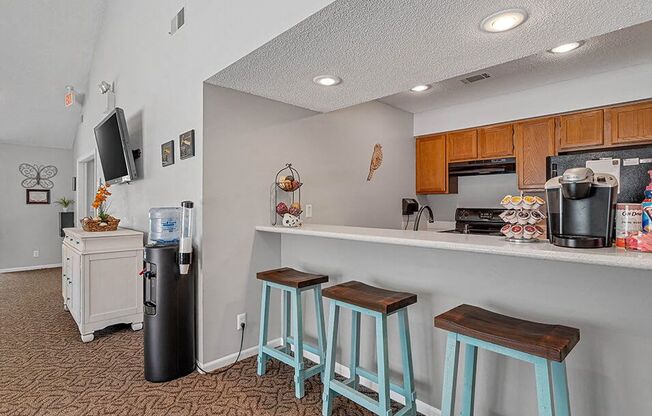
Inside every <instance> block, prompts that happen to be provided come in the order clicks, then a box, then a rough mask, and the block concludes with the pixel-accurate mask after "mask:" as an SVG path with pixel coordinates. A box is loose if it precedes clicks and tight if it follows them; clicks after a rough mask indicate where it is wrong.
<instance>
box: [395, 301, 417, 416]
mask: <svg viewBox="0 0 652 416" xmlns="http://www.w3.org/2000/svg"><path fill="white" fill-rule="evenodd" d="M398 329H399V333H400V338H401V355H402V356H403V390H405V408H406V409H410V410H406V411H405V413H404V414H405V415H407V416H415V415H416V414H417V405H416V400H417V397H416V391H415V388H414V367H413V365H412V345H411V342H410V324H409V322H408V311H407V308H403V309H401V310H400V311H398Z"/></svg>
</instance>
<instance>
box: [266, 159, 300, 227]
mask: <svg viewBox="0 0 652 416" xmlns="http://www.w3.org/2000/svg"><path fill="white" fill-rule="evenodd" d="M301 186H303V183H302V182H301V175H299V172H298V171H297V170H296V169H295V168H294V167H293V166H292V164H291V163H287V164H286V165H285V167H284V168H283V169H281V170H279V171H278V172H276V176H275V177H274V182H273V183H272V186H271V189H270V198H269V199H270V205H271V209H270V222H271V224H272V225H276V224H278V220H279V218H281V219H282V222H283V225H285V226H287V227H296V226H299V225H301V213H302V212H303V208H302V206H301Z"/></svg>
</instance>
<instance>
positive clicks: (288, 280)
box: [256, 267, 328, 289]
mask: <svg viewBox="0 0 652 416" xmlns="http://www.w3.org/2000/svg"><path fill="white" fill-rule="evenodd" d="M256 278H257V279H258V280H265V281H267V282H272V283H276V284H279V285H283V286H289V287H293V288H297V289H301V288H304V287H309V286H314V285H319V284H321V283H326V282H328V276H325V275H323V274H312V273H305V272H300V271H298V270H294V269H291V268H289V267H282V268H280V269H274V270H266V271H264V272H259V273H256Z"/></svg>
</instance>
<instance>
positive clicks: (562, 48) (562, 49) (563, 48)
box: [548, 42, 584, 53]
mask: <svg viewBox="0 0 652 416" xmlns="http://www.w3.org/2000/svg"><path fill="white" fill-rule="evenodd" d="M583 44H584V42H570V43H564V44H563V45H559V46H556V47H554V48H552V49H550V50H548V52H552V53H566V52H570V51H574V50H575V49H577V48H579V47H580V46H582V45H583Z"/></svg>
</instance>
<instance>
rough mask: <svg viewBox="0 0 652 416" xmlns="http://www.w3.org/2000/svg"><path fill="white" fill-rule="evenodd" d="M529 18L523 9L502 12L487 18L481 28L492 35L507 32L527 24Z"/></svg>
mask: <svg viewBox="0 0 652 416" xmlns="http://www.w3.org/2000/svg"><path fill="white" fill-rule="evenodd" d="M527 17H528V16H527V12H526V11H525V10H523V9H509V10H502V11H499V12H496V13H494V14H492V15H490V16H487V17H485V18H484V19H483V20H482V23H480V28H482V30H484V31H485V32H491V33H497V32H505V31H507V30H510V29H514V28H515V27H516V26H518V25H520V24H521V23H523V22H525V21H526V20H527Z"/></svg>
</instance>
